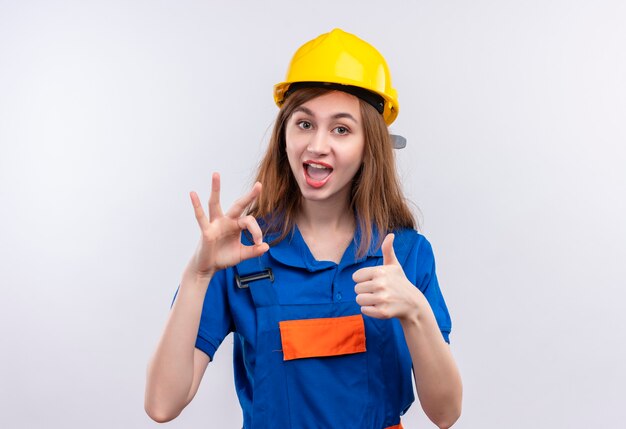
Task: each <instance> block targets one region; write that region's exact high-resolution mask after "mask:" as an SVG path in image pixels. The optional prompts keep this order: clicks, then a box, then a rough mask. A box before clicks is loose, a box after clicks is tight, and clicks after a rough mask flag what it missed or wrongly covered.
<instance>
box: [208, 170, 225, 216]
mask: <svg viewBox="0 0 626 429" xmlns="http://www.w3.org/2000/svg"><path fill="white" fill-rule="evenodd" d="M220 187H221V184H220V174H219V173H213V175H212V176H211V197H210V198H209V219H210V220H211V221H214V220H215V219H216V218H218V217H222V206H221V205H220Z"/></svg>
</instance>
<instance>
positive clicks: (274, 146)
mask: <svg viewBox="0 0 626 429" xmlns="http://www.w3.org/2000/svg"><path fill="white" fill-rule="evenodd" d="M327 92H329V90H328V89H324V88H303V89H299V90H297V91H295V92H294V93H293V94H291V95H290V96H289V97H288V98H287V99H286V100H285V103H284V104H283V106H282V107H281V109H280V111H279V112H278V117H277V118H276V123H275V124H274V129H273V131H272V136H271V137H270V141H269V145H268V148H267V152H266V153H265V156H264V157H263V159H262V160H261V163H260V164H259V169H258V173H257V177H256V180H257V181H259V182H261V183H262V184H263V192H262V193H261V195H260V196H259V198H258V199H257V200H256V201H255V203H253V204H252V206H251V207H250V209H249V214H251V215H252V216H254V217H256V218H257V219H262V222H261V228H262V229H263V232H264V234H272V233H278V234H279V235H278V237H277V238H276V239H275V240H273V242H272V243H270V244H274V243H276V242H279V241H281V240H283V239H284V238H285V237H286V236H287V235H288V234H289V232H290V231H291V230H293V228H294V226H295V217H296V214H297V213H298V210H299V209H300V203H301V198H302V195H301V193H300V189H299V188H298V184H297V182H296V179H295V178H294V176H293V173H292V171H291V168H290V166H289V160H288V159H287V152H286V148H285V146H286V141H285V127H286V125H287V121H288V120H289V118H290V117H291V114H292V113H293V111H294V110H295V109H296V108H297V107H298V106H301V105H302V104H304V103H306V102H307V101H309V100H312V99H314V98H316V97H319V96H321V95H324V94H326V93H327ZM359 104H360V109H361V118H362V120H363V133H364V139H365V147H364V150H363V164H362V165H361V168H360V169H359V171H358V172H357V173H356V175H355V176H354V179H353V182H352V189H351V192H350V207H351V209H352V210H353V212H354V215H355V219H356V221H357V222H358V225H359V228H360V230H361V242H360V243H358V250H357V256H358V257H362V256H364V255H365V254H366V253H367V251H368V249H369V248H370V246H371V244H372V231H373V228H372V227H375V228H376V229H377V230H378V232H379V235H378V240H377V243H376V247H378V246H380V244H381V243H382V240H383V239H384V238H385V235H387V233H388V232H389V231H391V230H394V229H397V228H403V227H404V228H415V227H416V222H415V218H414V217H413V214H412V213H411V211H410V210H409V208H408V205H407V203H406V200H405V198H404V195H403V194H402V190H401V187H400V182H399V180H398V177H397V173H396V166H395V159H394V156H393V149H392V144H391V137H390V135H389V130H388V129H387V125H386V124H385V122H384V120H383V117H382V116H381V115H380V114H379V113H378V112H377V111H376V109H374V108H373V107H372V106H371V105H370V104H368V103H366V102H365V101H363V100H361V99H359Z"/></svg>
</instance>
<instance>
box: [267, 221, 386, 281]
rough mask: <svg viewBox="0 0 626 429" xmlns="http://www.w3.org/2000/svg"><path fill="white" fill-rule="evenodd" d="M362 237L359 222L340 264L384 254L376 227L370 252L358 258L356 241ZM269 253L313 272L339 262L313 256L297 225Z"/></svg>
mask: <svg viewBox="0 0 626 429" xmlns="http://www.w3.org/2000/svg"><path fill="white" fill-rule="evenodd" d="M360 237H361V229H360V228H359V226H358V224H357V229H356V231H355V234H354V240H352V242H350V244H349V245H348V248H347V249H346V251H345V253H344V255H343V258H342V260H341V262H340V263H339V265H345V266H347V265H352V264H355V263H359V262H362V261H364V260H365V259H367V258H368V257H382V256H383V254H382V250H381V249H380V246H378V247H376V242H377V241H378V230H377V229H376V228H375V227H374V228H373V231H372V245H371V246H370V248H369V250H368V252H367V253H366V255H365V256H364V257H362V258H358V259H357V258H356V250H357V245H356V243H358V242H359V240H360ZM271 240H272V237H268V241H271ZM269 254H270V255H271V257H272V258H274V259H275V260H277V261H278V262H280V263H282V264H284V265H288V266H290V267H297V268H304V269H306V270H308V271H311V272H313V271H319V270H324V269H327V268H330V267H335V266H337V264H335V263H334V262H332V261H317V260H316V259H315V258H314V257H313V254H312V253H311V251H310V250H309V247H308V246H307V244H306V242H305V241H304V238H303V237H302V234H301V233H300V230H299V229H298V227H297V226H296V225H294V227H293V230H292V231H291V233H289V234H288V235H287V237H285V238H284V239H283V240H282V241H280V242H278V243H276V244H275V245H273V246H271V247H270V250H269Z"/></svg>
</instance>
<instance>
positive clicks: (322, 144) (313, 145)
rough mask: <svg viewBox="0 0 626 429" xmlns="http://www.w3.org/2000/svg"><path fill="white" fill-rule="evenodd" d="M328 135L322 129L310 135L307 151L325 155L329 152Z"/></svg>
mask: <svg viewBox="0 0 626 429" xmlns="http://www.w3.org/2000/svg"><path fill="white" fill-rule="evenodd" d="M329 143H330V142H329V140H328V136H327V135H326V134H325V133H323V132H322V131H318V132H316V133H314V134H312V135H311V138H310V140H309V144H308V145H307V147H306V150H307V152H310V153H312V154H316V155H326V154H327V153H328V152H330V144H329Z"/></svg>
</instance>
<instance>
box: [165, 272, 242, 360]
mask: <svg viewBox="0 0 626 429" xmlns="http://www.w3.org/2000/svg"><path fill="white" fill-rule="evenodd" d="M226 289H227V282H226V275H225V270H221V271H218V272H216V273H215V275H214V276H213V278H212V279H211V282H210V283H209V287H208V289H207V292H206V295H205V297H204V303H203V305H202V315H201V316H200V327H199V328H198V336H197V337H196V348H197V349H200V350H202V351H203V352H204V353H206V354H207V355H208V356H209V357H210V358H211V361H213V356H214V355H215V352H216V350H217V349H218V347H219V346H220V344H222V341H224V338H226V336H227V335H228V334H229V333H230V332H231V331H232V326H233V322H232V316H231V313H230V306H229V302H228V294H227V290H226ZM176 294H178V291H176ZM174 300H176V295H174ZM172 304H173V302H172Z"/></svg>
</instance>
